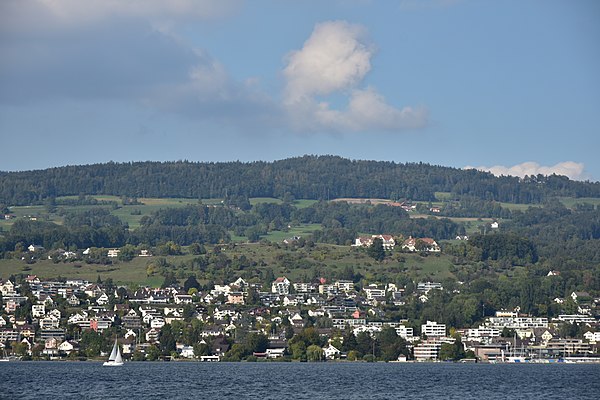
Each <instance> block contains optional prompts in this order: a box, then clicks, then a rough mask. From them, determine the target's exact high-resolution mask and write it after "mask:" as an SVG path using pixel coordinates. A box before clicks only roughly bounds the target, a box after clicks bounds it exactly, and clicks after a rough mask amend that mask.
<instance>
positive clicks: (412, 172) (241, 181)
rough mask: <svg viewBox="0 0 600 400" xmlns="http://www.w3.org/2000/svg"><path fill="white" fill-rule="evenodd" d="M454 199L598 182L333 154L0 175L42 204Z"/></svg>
mask: <svg viewBox="0 0 600 400" xmlns="http://www.w3.org/2000/svg"><path fill="white" fill-rule="evenodd" d="M436 192H446V193H450V195H451V196H452V197H454V198H460V197H463V196H470V197H474V198H479V199H482V200H490V201H501V202H509V203H524V204H537V203H542V202H544V201H546V200H547V199H548V198H550V197H556V196H565V197H600V182H589V181H587V182H581V181H573V180H570V179H569V178H567V177H565V176H558V175H551V176H542V175H538V176H528V177H525V178H517V177H509V176H502V177H496V176H494V175H492V174H491V173H488V172H481V171H477V170H473V169H470V170H464V169H459V168H452V167H444V166H437V165H431V164H426V163H395V162H389V161H367V160H350V159H345V158H342V157H338V156H312V155H306V156H302V157H295V158H288V159H284V160H278V161H273V162H265V161H254V162H240V161H234V162H190V161H175V162H152V161H145V162H127V163H115V162H108V163H103V164H92V165H80V166H65V167H55V168H49V169H44V170H35V171H22V172H0V203H4V204H11V205H31V204H41V203H42V202H43V201H44V200H45V199H48V198H53V197H60V196H72V195H117V196H129V197H138V198H143V197H180V198H199V199H200V198H222V197H228V196H244V197H276V198H283V197H285V196H293V197H294V198H297V199H315V200H330V199H334V198H339V197H353V198H385V199H392V200H404V199H408V200H418V201H433V200H435V199H436V197H435V193H436Z"/></svg>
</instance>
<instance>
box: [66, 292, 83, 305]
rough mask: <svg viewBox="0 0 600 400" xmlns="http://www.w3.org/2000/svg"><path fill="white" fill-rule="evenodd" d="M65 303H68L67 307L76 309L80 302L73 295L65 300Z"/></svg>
mask: <svg viewBox="0 0 600 400" xmlns="http://www.w3.org/2000/svg"><path fill="white" fill-rule="evenodd" d="M67 303H69V305H70V306H72V307H77V306H79V304H80V303H81V302H80V301H79V298H78V297H77V296H75V295H74V294H72V295H71V296H69V298H68V299H67Z"/></svg>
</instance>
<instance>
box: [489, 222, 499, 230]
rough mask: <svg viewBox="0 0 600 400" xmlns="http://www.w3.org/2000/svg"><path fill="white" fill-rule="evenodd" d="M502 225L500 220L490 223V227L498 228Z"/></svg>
mask: <svg viewBox="0 0 600 400" xmlns="http://www.w3.org/2000/svg"><path fill="white" fill-rule="evenodd" d="M499 227H500V225H499V224H498V221H494V222H492V223H491V224H490V228H492V229H498V228H499Z"/></svg>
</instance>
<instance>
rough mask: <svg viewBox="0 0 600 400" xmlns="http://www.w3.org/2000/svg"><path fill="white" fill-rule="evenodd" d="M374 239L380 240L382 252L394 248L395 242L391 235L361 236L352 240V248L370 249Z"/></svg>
mask: <svg viewBox="0 0 600 400" xmlns="http://www.w3.org/2000/svg"><path fill="white" fill-rule="evenodd" d="M375 239H381V242H382V245H383V249H384V250H393V249H394V246H396V241H395V240H394V237H393V236H391V235H371V237H369V236H361V237H358V238H356V239H355V240H354V244H353V245H352V246H353V247H370V246H371V245H372V244H373V241H374V240H375Z"/></svg>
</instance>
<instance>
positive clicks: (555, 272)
mask: <svg viewBox="0 0 600 400" xmlns="http://www.w3.org/2000/svg"><path fill="white" fill-rule="evenodd" d="M546 276H560V271H548V274H547V275H546Z"/></svg>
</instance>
